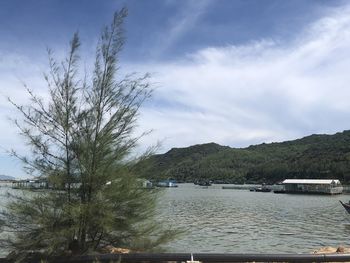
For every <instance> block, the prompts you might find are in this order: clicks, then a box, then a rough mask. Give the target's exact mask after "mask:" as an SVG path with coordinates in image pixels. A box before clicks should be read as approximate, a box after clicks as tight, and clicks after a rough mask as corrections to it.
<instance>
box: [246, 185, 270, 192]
mask: <svg viewBox="0 0 350 263" xmlns="http://www.w3.org/2000/svg"><path fill="white" fill-rule="evenodd" d="M271 190H272V189H271V188H269V187H267V186H266V184H262V185H261V186H259V187H254V188H250V189H249V191H251V192H265V193H267V192H271Z"/></svg>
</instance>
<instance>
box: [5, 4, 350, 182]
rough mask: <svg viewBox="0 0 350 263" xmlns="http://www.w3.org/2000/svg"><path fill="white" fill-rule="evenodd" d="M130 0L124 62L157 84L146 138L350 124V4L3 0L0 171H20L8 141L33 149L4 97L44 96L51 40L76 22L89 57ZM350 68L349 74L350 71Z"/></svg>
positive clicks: (231, 138) (274, 133)
mask: <svg viewBox="0 0 350 263" xmlns="http://www.w3.org/2000/svg"><path fill="white" fill-rule="evenodd" d="M122 6H127V7H128V9H129V16H128V18H127V20H126V21H125V29H126V35H127V43H126V45H125V48H124V50H123V53H122V56H121V66H122V71H123V72H133V71H136V72H151V73H152V75H153V77H152V82H153V83H155V84H154V85H155V88H156V92H155V95H154V97H153V99H152V100H151V101H149V102H148V103H147V104H146V105H145V107H144V108H143V109H142V112H141V115H140V119H139V130H140V131H141V130H150V129H152V130H153V133H152V134H151V135H150V136H148V137H147V138H145V139H144V140H143V141H141V145H140V148H141V149H142V148H145V147H146V146H147V145H152V144H154V143H155V142H156V141H161V142H162V145H163V146H162V149H161V150H160V151H161V152H164V151H167V150H169V149H170V148H172V147H185V146H189V145H192V144H198V143H206V142H212V141H213V142H217V143H220V144H223V145H229V146H232V147H245V146H248V145H250V144H258V143H262V142H274V141H283V140H290V139H295V138H299V137H302V136H305V135H309V134H312V133H335V132H337V131H342V130H344V129H349V128H350V124H348V120H349V119H350V118H349V116H350V102H349V101H348V98H349V96H350V90H349V88H348V83H350V77H349V76H350V74H349V72H348V71H349V70H348V69H349V68H350V5H349V3H348V2H347V1H338V0H333V1H322V0H294V1H280V0H202V1H200V0H192V1H191V0H187V1H185V0H152V1H140V0H125V1H121V0H119V1H109V0H106V1H97V0H96V1H92V0H90V1H88V0H86V1H78V0H75V1H68V0H27V1H19V0H2V1H0V36H1V41H0V95H1V98H0V146H1V152H0V174H8V175H13V176H21V177H23V176H25V175H24V174H23V172H22V171H21V168H20V164H19V163H18V162H17V161H14V160H11V159H10V158H9V157H7V155H6V153H5V149H10V148H15V149H17V150H18V151H21V152H27V150H26V147H25V145H23V143H22V141H21V139H20V138H19V137H18V136H16V130H15V129H14V127H12V126H11V123H10V122H9V121H8V120H7V119H8V116H14V114H15V113H14V111H13V109H12V108H11V107H10V106H9V105H8V103H7V102H6V100H5V99H4V98H3V97H4V96H10V97H12V98H14V99H15V100H17V101H18V102H20V103H26V101H27V96H26V94H25V92H24V89H23V86H22V82H25V83H26V84H27V85H28V86H29V87H30V88H32V89H33V90H34V91H36V92H37V93H39V94H41V95H42V96H43V97H44V98H45V96H47V93H46V89H45V84H44V81H43V78H42V73H43V72H45V70H46V68H47V57H46V47H50V48H52V49H53V50H55V54H56V55H57V57H58V58H59V59H60V58H63V56H64V54H65V50H66V49H67V46H68V41H69V39H70V38H71V36H72V34H73V33H74V32H75V31H77V30H78V31H79V33H80V36H81V40H82V44H83V49H82V65H83V66H85V65H89V64H90V63H91V61H92V59H93V55H94V50H95V45H96V42H97V40H98V36H99V33H100V31H101V29H102V27H103V26H104V25H106V24H108V23H109V22H110V21H111V18H112V15H113V13H114V11H115V10H117V9H119V8H120V7H122ZM348 75H349V76H348Z"/></svg>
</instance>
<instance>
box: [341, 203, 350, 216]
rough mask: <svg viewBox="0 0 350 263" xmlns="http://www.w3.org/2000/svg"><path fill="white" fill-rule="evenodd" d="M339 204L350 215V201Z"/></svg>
mask: <svg viewBox="0 0 350 263" xmlns="http://www.w3.org/2000/svg"><path fill="white" fill-rule="evenodd" d="M339 202H340V203H341V205H342V206H343V207H344V208H345V210H346V212H348V213H349V214H350V201H349V203H343V202H342V201H340V200H339Z"/></svg>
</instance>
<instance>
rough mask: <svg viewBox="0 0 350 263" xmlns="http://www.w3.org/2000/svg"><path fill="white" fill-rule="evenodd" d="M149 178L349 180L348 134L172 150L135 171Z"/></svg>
mask: <svg viewBox="0 0 350 263" xmlns="http://www.w3.org/2000/svg"><path fill="white" fill-rule="evenodd" d="M137 169H138V170H139V172H141V173H142V175H143V176H145V177H146V178H148V179H151V180H160V179H168V178H173V179H176V180H178V181H181V182H194V181H196V180H202V179H208V180H213V181H216V182H226V183H262V182H266V183H275V182H278V181H281V180H283V179H285V178H337V179H340V180H341V181H342V182H344V183H348V182H350V131H344V132H341V133H337V134H334V135H311V136H307V137H304V138H302V139H297V140H294V141H286V142H281V143H269V144H266V143H263V144H260V145H253V146H249V147H247V148H240V149H236V148H230V147H228V146H221V145H218V144H215V143H208V144H201V145H194V146H190V147H187V148H173V149H171V150H170V151H168V152H167V153H165V154H157V155H153V156H151V157H150V158H149V159H148V160H146V161H144V162H143V163H142V164H140V165H139V166H138V168H137Z"/></svg>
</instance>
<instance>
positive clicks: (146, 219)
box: [0, 8, 174, 255]
mask: <svg viewBox="0 0 350 263" xmlns="http://www.w3.org/2000/svg"><path fill="white" fill-rule="evenodd" d="M126 15H127V10H126V9H125V8H124V9H122V10H120V11H119V12H116V13H115V15H114V19H113V22H112V24H111V25H110V26H109V27H106V28H105V29H104V30H103V32H102V34H101V38H100V41H99V44H98V47H97V51H96V59H95V62H94V69H93V72H92V75H91V81H90V82H89V77H88V76H87V74H84V75H85V77H84V78H80V76H81V75H83V74H82V72H81V71H79V55H78V51H79V47H80V41H79V37H78V34H74V36H73V38H72V40H71V42H70V50H69V53H68V56H67V58H66V59H65V61H63V62H62V63H57V62H56V60H55V59H53V56H52V52H51V51H49V65H50V67H49V68H50V70H49V73H48V74H47V75H45V80H46V82H47V84H48V88H49V94H50V101H49V102H45V101H44V100H43V99H41V98H40V97H39V96H37V95H35V94H34V93H33V92H32V91H30V90H28V92H29V95H30V98H31V104H30V105H28V106H21V105H17V104H16V103H15V102H13V101H12V100H10V102H11V103H12V104H13V105H14V106H15V107H16V108H17V109H18V111H19V112H20V113H21V114H22V116H23V119H22V121H19V120H16V121H15V124H16V125H17V127H18V128H19V130H20V133H21V134H22V135H23V136H24V138H25V139H26V141H27V143H28V144H29V145H30V147H31V153H32V155H31V158H28V157H23V156H21V155H19V154H18V153H16V152H13V155H14V156H16V157H18V158H20V159H21V160H22V161H23V162H24V164H25V168H26V171H27V172H28V173H30V174H32V175H34V176H36V177H39V178H41V179H43V180H47V182H48V183H49V185H51V186H52V188H53V189H52V190H48V191H42V192H36V193H35V194H33V193H23V194H21V195H10V197H11V199H12V201H11V202H10V203H9V205H8V206H7V208H6V209H5V210H3V211H2V212H1V222H2V226H3V230H5V231H7V233H9V232H10V233H13V234H10V235H7V237H6V238H5V237H4V236H3V238H2V239H1V244H0V245H1V246H2V247H5V246H6V247H8V248H10V249H12V250H15V251H16V252H20V253H24V254H25V253H26V252H27V251H33V250H34V251H41V252H43V253H44V254H46V255H61V254H64V253H66V252H67V251H68V250H71V251H73V252H74V253H79V254H85V253H90V252H91V251H100V250H102V249H103V248H104V247H106V246H107V245H113V246H118V247H125V246H127V247H129V248H132V249H136V250H151V249H153V248H155V247H157V246H158V245H160V244H162V243H163V242H165V241H167V240H168V239H169V238H172V237H173V234H174V232H173V231H164V230H163V229H161V228H159V224H158V223H157V222H155V221H154V220H153V217H154V215H155V205H156V199H157V192H155V191H151V190H149V189H144V188H142V187H140V186H141V183H140V180H139V179H138V177H137V176H136V175H135V174H134V173H133V167H134V165H135V163H137V161H138V159H132V158H130V153H131V152H132V150H133V149H134V148H135V146H136V144H137V142H138V140H139V138H140V136H138V137H135V136H134V129H135V125H136V120H137V116H138V112H139V109H140V107H141V105H142V104H143V102H144V101H145V100H146V99H148V98H149V97H150V96H151V94H152V89H151V87H150V85H149V81H148V79H149V76H148V75H147V74H146V75H144V76H142V77H137V76H135V74H130V75H128V76H126V77H124V78H122V79H119V78H118V76H117V73H119V71H118V70H119V68H118V62H119V60H118V55H119V53H120V51H121V50H122V47H123V44H124V34H123V28H122V24H123V20H124V19H125V17H126ZM143 135H144V134H143ZM143 135H141V136H143Z"/></svg>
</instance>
